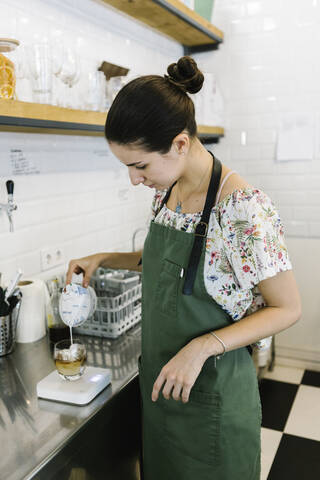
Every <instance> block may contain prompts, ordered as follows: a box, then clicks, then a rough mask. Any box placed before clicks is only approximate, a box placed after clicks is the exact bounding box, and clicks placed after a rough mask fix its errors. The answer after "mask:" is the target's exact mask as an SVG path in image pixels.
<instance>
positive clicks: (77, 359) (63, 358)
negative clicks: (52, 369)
mask: <svg viewBox="0 0 320 480" xmlns="http://www.w3.org/2000/svg"><path fill="white" fill-rule="evenodd" d="M53 355H54V362H55V365H56V369H57V371H58V374H59V376H60V377H61V378H63V379H64V380H69V381H74V380H79V378H81V377H82V375H83V373H84V370H85V361H86V359H87V352H86V347H85V345H84V343H83V341H82V340H80V339H79V338H74V339H73V342H72V343H71V339H70V338H69V339H66V340H61V341H60V342H57V343H56V344H55V345H54V353H53Z"/></svg>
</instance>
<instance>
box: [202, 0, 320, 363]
mask: <svg viewBox="0 0 320 480" xmlns="http://www.w3.org/2000/svg"><path fill="white" fill-rule="evenodd" d="M212 23H213V24H215V25H216V26H217V27H219V28H221V29H222V30H223V31H224V34H225V39H224V43H223V44H222V45H221V46H220V47H219V50H217V51H216V52H214V53H213V54H212V53H201V54H198V55H197V56H196V58H197V61H198V63H199V65H200V67H202V68H203V69H204V70H205V71H208V72H212V73H214V74H215V75H216V77H217V80H218V82H219V85H220V88H221V90H222V92H223V94H224V99H225V108H226V135H225V138H224V139H222V141H221V142H220V143H219V144H218V145H217V146H213V149H214V151H215V153H216V155H217V156H218V158H220V159H221V160H222V161H223V162H224V163H226V164H227V165H228V166H229V167H231V168H233V169H235V170H237V171H238V172H239V173H240V174H241V175H242V176H243V177H244V178H246V179H247V181H248V182H249V183H251V184H252V185H254V186H256V187H258V188H261V189H263V190H264V191H265V192H266V193H268V194H269V195H270V197H271V198H272V199H273V200H274V202H275V204H276V206H277V207H278V209H279V211H280V214H281V217H282V220H283V222H284V227H285V235H286V241H287V245H288V248H289V253H290V256H291V260H292V263H293V267H294V273H295V276H296V279H297V282H298V285H299V289H300V292H301V296H302V302H303V317H302V319H301V320H300V322H298V323H297V324H296V325H294V326H293V327H291V328H290V329H288V330H286V331H284V332H281V333H280V334H278V335H277V336H276V346H277V347H276V348H277V355H278V356H277V359H279V354H280V356H281V355H283V356H284V357H287V358H291V357H292V358H295V359H299V358H301V359H304V360H302V362H304V361H305V362H308V361H310V362H312V361H314V362H317V363H314V364H313V368H318V369H320V367H319V365H320V351H319V339H320V328H319V325H320V324H319V311H320V296H319V282H318V276H319V275H318V272H319V267H320V241H319V234H320V188H319V186H320V148H319V125H320V124H319V118H320V115H319V114H320V67H319V62H318V57H319V50H320V30H319V23H320V1H319V0H303V1H301V0H252V1H250V0H215V2H214V10H213V17H212ZM287 112H291V113H298V114H299V113H309V114H311V116H312V118H313V121H314V128H315V142H314V155H313V158H312V160H311V161H302V160H301V161H292V162H283V163H278V162H276V161H275V152H276V142H277V133H278V127H279V121H280V119H281V115H282V114H284V113H287ZM243 139H245V140H246V142H245V144H243ZM303 364H304V365H306V363H303ZM310 365H312V363H310ZM316 365H317V367H316Z"/></svg>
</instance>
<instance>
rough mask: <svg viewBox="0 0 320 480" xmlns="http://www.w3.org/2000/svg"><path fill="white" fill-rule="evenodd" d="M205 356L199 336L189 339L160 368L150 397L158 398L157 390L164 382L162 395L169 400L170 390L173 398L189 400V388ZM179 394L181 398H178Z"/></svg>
mask: <svg viewBox="0 0 320 480" xmlns="http://www.w3.org/2000/svg"><path fill="white" fill-rule="evenodd" d="M205 360H206V357H205V356H204V355H203V346H202V343H201V342H200V341H199V338H195V339H193V340H191V342H189V343H188V344H187V345H186V346H185V347H183V348H182V349H181V350H180V351H179V352H178V353H177V354H176V355H175V356H174V357H173V358H172V359H171V360H170V361H169V362H168V363H167V364H166V365H165V366H164V367H163V368H162V370H161V372H160V374H159V376H158V378H157V380H156V381H155V383H154V385H153V390H152V394H151V398H152V401H153V402H156V401H157V400H158V396H159V392H160V390H161V388H162V386H163V384H164V387H163V390H162V395H163V396H164V398H166V399H167V400H169V398H170V393H171V390H172V389H173V391H172V398H173V399H174V400H182V402H184V403H186V402H188V400H189V395H190V391H191V388H192V387H193V385H194V383H195V381H196V379H197V378H198V375H199V373H200V371H201V369H202V367H203V364H204V362H205ZM180 395H181V398H180Z"/></svg>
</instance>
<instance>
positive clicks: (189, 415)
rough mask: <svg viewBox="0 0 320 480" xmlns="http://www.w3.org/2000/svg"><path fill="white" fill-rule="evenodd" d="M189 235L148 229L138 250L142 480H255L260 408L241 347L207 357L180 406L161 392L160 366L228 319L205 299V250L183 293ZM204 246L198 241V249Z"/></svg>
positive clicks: (253, 371)
mask: <svg viewBox="0 0 320 480" xmlns="http://www.w3.org/2000/svg"><path fill="white" fill-rule="evenodd" d="M193 241H194V234H191V233H186V232H184V231H181V230H176V229H174V228H171V227H167V226H163V225H160V224H157V223H155V222H154V221H153V222H151V225H150V229H149V232H148V235H147V238H146V241H145V244H144V248H143V257H142V260H143V280H142V352H141V358H140V359H139V381H140V390H141V404H142V432H143V435H142V472H143V473H142V474H143V477H142V478H143V479H144V480H238V479H239V480H260V452H261V444H260V427H261V417H262V415H261V402H260V396H259V389H258V381H257V375H256V369H255V366H254V363H253V360H252V358H251V356H250V354H249V352H248V350H247V348H246V347H242V348H239V349H237V350H233V351H230V352H227V353H226V354H225V355H224V356H223V357H222V358H221V359H220V360H218V361H216V359H215V357H210V358H209V359H208V360H207V361H206V362H205V364H204V365H203V368H202V370H201V372H200V375H199V376H198V378H197V380H196V382H195V384H194V386H193V387H192V389H191V392H190V397H189V401H188V402H187V403H182V402H181V401H176V400H173V399H172V397H170V399H169V400H166V399H165V398H164V397H163V395H162V390H161V392H160V394H159V398H158V400H157V401H156V402H152V400H151V392H152V389H153V384H154V382H155V381H156V379H157V377H158V375H159V373H160V370H161V369H162V367H163V366H164V365H165V364H166V363H168V361H169V360H170V359H171V358H172V357H173V356H174V355H175V354H176V353H177V352H178V351H179V350H180V349H181V348H182V347H184V346H185V345H186V344H187V343H188V342H190V340H192V339H193V338H196V337H198V336H200V335H203V334H204V333H207V332H209V331H213V330H217V329H219V328H222V327H225V326H227V325H229V324H230V323H233V320H232V319H231V318H230V317H229V315H228V314H227V313H226V312H225V311H224V310H223V309H222V308H221V307H220V306H219V305H218V304H217V303H216V302H215V301H214V300H213V299H212V297H211V296H210V295H209V294H208V293H207V291H206V288H205V284H204V276H203V271H204V260H205V245H204V246H203V248H202V251H201V257H200V263H199V268H198V269H197V273H196V277H195V283H194V287H193V293H192V295H184V294H183V293H182V287H183V281H184V278H183V277H184V275H185V270H186V268H187V266H188V260H189V255H190V252H191V250H192V246H193ZM204 243H205V242H204Z"/></svg>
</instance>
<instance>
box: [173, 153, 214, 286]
mask: <svg viewBox="0 0 320 480" xmlns="http://www.w3.org/2000/svg"><path fill="white" fill-rule="evenodd" d="M209 153H211V152H209ZM211 155H212V153H211ZM212 157H213V161H214V164H213V169H212V173H211V179H210V183H209V188H208V192H207V197H206V203H205V206H204V209H203V212H202V216H201V219H200V222H199V223H198V224H197V226H196V229H195V233H194V242H193V247H192V250H191V254H190V258H189V264H188V267H187V271H186V277H185V281H184V285H183V290H182V293H183V294H184V295H192V291H193V285H194V282H195V279H196V274H197V269H198V265H199V261H200V257H201V252H202V248H203V242H204V241H205V239H206V237H207V232H208V226H209V218H210V213H211V210H212V208H213V207H214V205H215V201H216V196H217V192H218V189H219V184H220V178H221V171H222V167H221V162H220V161H219V160H218V159H217V158H216V157H214V156H213V155H212Z"/></svg>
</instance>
